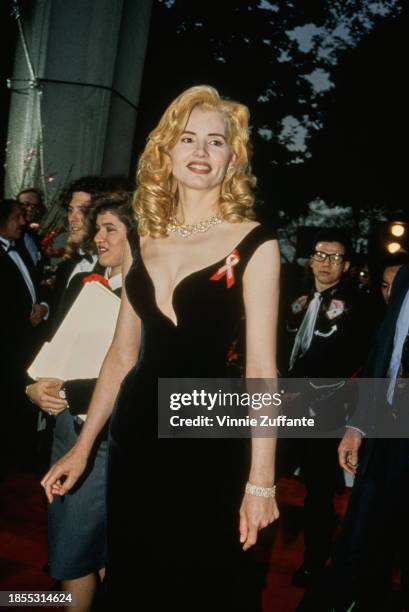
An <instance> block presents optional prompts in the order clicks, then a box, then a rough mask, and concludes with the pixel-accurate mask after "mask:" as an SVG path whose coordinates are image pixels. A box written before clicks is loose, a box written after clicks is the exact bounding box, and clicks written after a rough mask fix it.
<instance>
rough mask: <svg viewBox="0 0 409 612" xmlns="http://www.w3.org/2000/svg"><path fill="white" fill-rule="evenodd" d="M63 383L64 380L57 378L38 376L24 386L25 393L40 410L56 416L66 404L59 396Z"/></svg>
mask: <svg viewBox="0 0 409 612" xmlns="http://www.w3.org/2000/svg"><path fill="white" fill-rule="evenodd" d="M63 384H64V381H63V380H60V379H59V378H39V379H38V380H37V382H35V383H33V384H32V385H28V386H27V387H26V394H27V395H28V397H29V398H30V400H31V401H32V402H33V403H34V404H36V405H37V406H38V407H39V408H41V410H44V412H47V414H50V415H53V416H56V415H57V414H60V412H62V411H63V410H65V408H67V406H68V403H67V401H66V400H64V399H61V398H60V396H59V391H60V390H61V387H62V386H63Z"/></svg>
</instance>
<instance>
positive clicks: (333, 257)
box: [312, 251, 345, 266]
mask: <svg viewBox="0 0 409 612" xmlns="http://www.w3.org/2000/svg"><path fill="white" fill-rule="evenodd" d="M312 258H313V259H314V260H315V261H319V262H320V263H323V262H324V261H326V260H327V258H328V259H329V261H330V263H331V264H332V265H334V266H339V265H340V264H342V262H343V261H344V259H345V255H344V254H343V253H324V251H315V252H314V253H313V254H312Z"/></svg>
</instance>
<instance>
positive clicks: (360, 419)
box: [348, 265, 409, 471]
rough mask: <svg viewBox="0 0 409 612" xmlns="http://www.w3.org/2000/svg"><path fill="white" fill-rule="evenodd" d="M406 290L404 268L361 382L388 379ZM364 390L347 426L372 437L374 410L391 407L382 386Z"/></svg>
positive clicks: (407, 270) (408, 270)
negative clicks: (363, 380)
mask: <svg viewBox="0 0 409 612" xmlns="http://www.w3.org/2000/svg"><path fill="white" fill-rule="evenodd" d="M408 290H409V265H406V266H403V267H402V268H401V269H400V270H399V272H398V274H397V276H396V278H395V280H394V283H393V288H392V294H391V299H390V302H389V305H388V309H387V312H386V316H385V318H384V320H383V322H382V324H381V326H380V328H379V331H378V333H377V334H376V337H375V341H374V343H373V345H372V348H371V351H370V353H369V357H368V360H367V363H366V366H365V368H364V372H363V375H362V378H363V379H365V378H367V379H371V378H373V379H384V378H386V376H387V373H388V368H389V364H390V360H391V357H392V351H393V342H394V338H395V330H396V323H397V320H398V317H399V313H400V310H401V307H402V303H403V300H404V299H405V296H406V294H407V292H408ZM364 385H365V386H362V387H361V388H360V399H359V403H358V408H357V410H356V411H355V413H354V415H353V416H352V418H351V419H350V421H349V423H348V425H351V426H352V427H357V428H358V429H360V430H361V431H363V432H364V433H365V434H368V436H370V435H374V434H375V429H376V424H377V418H378V416H379V412H378V413H377V412H376V410H375V408H374V407H375V406H376V407H377V410H378V411H379V410H382V409H384V410H386V411H391V407H390V406H389V405H387V404H386V396H385V392H386V385H385V383H384V382H382V381H379V382H377V381H376V380H375V381H374V384H373V386H372V387H370V386H369V383H367V382H365V383H364ZM374 443H375V439H374V438H370V439H368V440H367V443H366V448H365V452H364V453H363V456H362V460H361V466H360V471H364V470H365V469H366V467H367V465H368V463H369V460H370V457H371V454H372V450H373V446H374Z"/></svg>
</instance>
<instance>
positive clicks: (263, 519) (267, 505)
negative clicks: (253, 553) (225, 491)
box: [240, 493, 280, 550]
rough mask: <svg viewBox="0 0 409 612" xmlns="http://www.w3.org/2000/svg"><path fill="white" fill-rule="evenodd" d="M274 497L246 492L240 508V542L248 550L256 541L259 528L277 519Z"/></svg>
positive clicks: (277, 513)
mask: <svg viewBox="0 0 409 612" xmlns="http://www.w3.org/2000/svg"><path fill="white" fill-rule="evenodd" d="M279 516H280V513H279V511H278V507H277V503H276V500H275V497H257V496H256V495H250V494H249V493H246V494H245V495H244V497H243V502H242V504H241V508H240V543H241V544H243V550H248V549H249V548H250V547H251V546H254V544H255V543H256V542H257V536H258V532H259V531H260V529H264V527H267V526H268V525H270V524H271V523H273V522H274V521H275V520H277V519H278V517H279Z"/></svg>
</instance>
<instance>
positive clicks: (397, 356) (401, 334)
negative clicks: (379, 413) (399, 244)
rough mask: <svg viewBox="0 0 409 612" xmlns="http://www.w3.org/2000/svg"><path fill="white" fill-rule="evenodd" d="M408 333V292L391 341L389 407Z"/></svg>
mask: <svg viewBox="0 0 409 612" xmlns="http://www.w3.org/2000/svg"><path fill="white" fill-rule="evenodd" d="M408 331H409V291H408V292H407V294H406V297H405V299H404V300H403V303H402V306H401V309H400V312H399V316H398V320H397V321H396V327H395V337H394V340H393V351H392V356H391V360H390V362H389V368H388V374H387V376H388V377H389V378H390V383H389V386H388V391H387V394H386V396H387V400H388V403H389V404H390V405H392V401H393V395H394V392H395V384H396V379H397V377H398V373H399V368H400V364H401V360H402V350H403V345H404V343H405V340H406V336H407V335H408Z"/></svg>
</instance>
